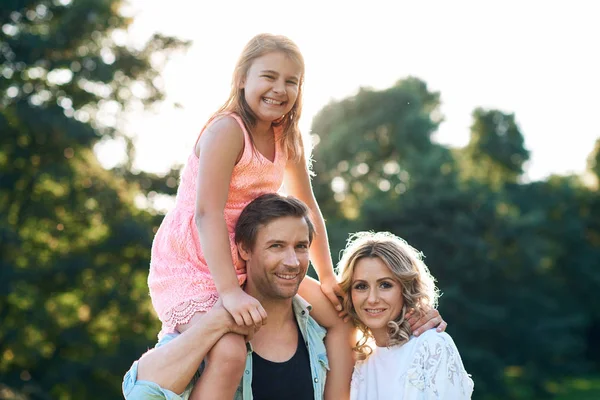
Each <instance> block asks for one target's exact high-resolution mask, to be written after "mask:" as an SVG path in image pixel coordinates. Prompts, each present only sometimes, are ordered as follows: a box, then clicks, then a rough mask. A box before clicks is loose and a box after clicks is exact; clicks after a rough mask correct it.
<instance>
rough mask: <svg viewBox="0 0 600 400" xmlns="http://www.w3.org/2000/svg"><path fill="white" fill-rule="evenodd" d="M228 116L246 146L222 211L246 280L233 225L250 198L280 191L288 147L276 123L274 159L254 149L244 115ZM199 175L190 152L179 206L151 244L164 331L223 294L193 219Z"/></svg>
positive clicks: (151, 280) (152, 280)
mask: <svg viewBox="0 0 600 400" xmlns="http://www.w3.org/2000/svg"><path fill="white" fill-rule="evenodd" d="M229 115H230V116H231V117H233V118H235V119H236V121H237V122H238V123H239V125H240V127H241V128H242V130H243V132H244V151H243V154H242V156H241V158H240V160H239V162H238V163H237V164H236V166H235V167H234V169H233V174H232V177H231V182H230V184H229V196H228V197H227V203H226V205H225V210H224V215H225V221H226V223H227V229H228V232H229V242H230V247H231V256H232V258H233V263H234V267H235V270H236V274H237V277H238V281H239V283H240V285H241V284H242V283H244V281H245V280H246V269H245V264H244V261H243V260H242V259H241V258H240V257H239V256H238V252H237V248H236V246H235V241H234V236H235V234H234V230H235V224H236V222H237V220H238V218H239V216H240V213H241V212H242V210H243V209H244V207H246V205H247V204H248V203H250V202H251V201H252V200H254V199H255V198H257V197H258V196H260V195H262V194H265V193H274V192H277V191H279V189H280V188H281V185H282V183H283V173H284V169H285V164H286V162H287V151H286V149H285V148H283V146H282V145H281V140H280V136H281V133H282V130H281V128H280V127H276V128H275V158H274V161H273V162H271V161H270V160H268V159H267V158H266V157H264V156H263V155H262V154H261V153H260V152H258V151H256V150H254V146H253V144H252V141H251V139H250V135H249V133H248V131H247V130H246V128H245V127H244V124H243V122H242V120H241V118H240V117H239V116H238V115H237V114H229ZM213 121H214V120H213ZM211 122H212V121H209V122H208V124H207V125H206V126H205V127H204V129H203V130H202V132H204V130H205V129H206V127H207V126H208V125H210V123H211ZM202 132H201V133H200V135H202ZM198 137H200V136H198ZM194 147H195V146H194ZM197 175H198V157H196V154H195V152H194V151H192V154H190V156H189V158H188V161H187V164H186V166H185V168H184V169H183V171H182V173H181V182H180V184H179V188H178V189H177V196H176V200H175V202H176V204H175V208H174V209H173V210H171V211H170V212H168V213H167V215H166V216H165V218H164V220H163V222H162V223H161V225H160V228H159V229H158V231H157V232H156V236H155V238H154V242H153V243H152V253H151V259H150V273H149V275H148V287H149V289H150V297H151V299H152V305H153V306H154V309H155V310H156V313H157V314H158V317H159V318H160V320H161V321H162V324H163V327H162V331H161V334H164V333H169V332H174V331H175V327H176V326H177V325H180V324H185V323H187V322H189V321H190V319H191V318H192V316H193V315H194V314H195V313H196V312H199V311H200V312H205V311H208V310H210V308H211V307H212V306H213V305H214V304H215V302H216V301H217V299H218V297H219V295H218V293H217V289H216V287H215V283H214V281H213V279H212V276H211V273H210V271H209V269H208V265H207V263H206V259H205V258H204V254H203V252H202V249H201V247H200V239H199V236H198V229H197V228H196V224H195V222H194V212H195V207H196V185H197V183H196V180H197ZM199 195H200V196H202V193H200V194H199Z"/></svg>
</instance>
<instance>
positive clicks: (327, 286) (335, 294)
mask: <svg viewBox="0 0 600 400" xmlns="http://www.w3.org/2000/svg"><path fill="white" fill-rule="evenodd" d="M321 291H322V292H323V294H324V295H325V297H327V298H328V299H329V301H330V302H331V304H333V307H334V308H335V309H336V311H338V312H339V314H338V316H339V317H340V318H344V317H345V316H346V315H348V312H347V311H346V310H344V309H343V307H342V303H341V302H340V299H343V298H344V293H343V292H342V289H341V288H340V285H339V284H338V281H337V280H336V279H335V276H331V277H329V278H325V279H323V280H321Z"/></svg>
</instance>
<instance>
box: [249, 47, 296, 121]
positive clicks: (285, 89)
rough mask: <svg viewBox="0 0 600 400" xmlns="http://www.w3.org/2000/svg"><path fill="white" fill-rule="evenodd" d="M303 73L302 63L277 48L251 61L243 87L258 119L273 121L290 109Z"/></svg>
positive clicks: (294, 100)
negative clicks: (298, 63) (296, 61)
mask: <svg viewBox="0 0 600 400" xmlns="http://www.w3.org/2000/svg"><path fill="white" fill-rule="evenodd" d="M301 74H302V69H301V67H300V66H299V65H297V64H296V63H295V62H294V61H293V60H291V59H290V58H289V57H288V56H287V55H286V54H285V53H282V52H278V51H276V52H271V53H267V54H265V55H264V56H262V57H258V58H257V59H255V60H254V61H253V62H252V65H251V66H250V68H249V69H248V73H247V74H246V78H245V79H244V81H243V82H242V83H241V87H242V88H243V89H244V98H245V100H246V102H247V103H248V105H249V106H250V108H251V109H252V111H253V112H254V114H255V115H256V118H257V119H258V121H261V122H263V123H267V122H268V123H272V122H273V121H276V120H277V119H279V118H281V117H282V116H283V115H285V114H287V113H288V112H290V110H291V109H292V107H293V106H294V103H296V99H297V98H298V88H299V84H300V79H301Z"/></svg>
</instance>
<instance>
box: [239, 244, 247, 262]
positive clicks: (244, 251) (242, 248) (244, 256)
mask: <svg viewBox="0 0 600 400" xmlns="http://www.w3.org/2000/svg"><path fill="white" fill-rule="evenodd" d="M237 248H238V253H240V257H242V260H244V261H248V260H250V251H249V250H248V249H246V246H245V245H244V244H243V243H238V244H237Z"/></svg>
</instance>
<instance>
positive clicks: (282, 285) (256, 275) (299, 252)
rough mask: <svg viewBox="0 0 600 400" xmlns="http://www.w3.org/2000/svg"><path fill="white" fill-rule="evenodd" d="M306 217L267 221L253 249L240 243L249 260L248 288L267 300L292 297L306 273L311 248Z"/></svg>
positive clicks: (249, 291)
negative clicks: (245, 247) (246, 247)
mask: <svg viewBox="0 0 600 400" xmlns="http://www.w3.org/2000/svg"><path fill="white" fill-rule="evenodd" d="M309 246H310V244H309V236H308V225H307V224H306V221H305V220H304V218H298V217H282V218H278V219H275V220H273V221H271V222H270V223H268V224H267V225H263V226H261V227H259V229H258V235H257V237H256V242H255V243H254V248H253V249H250V250H249V249H244V248H243V246H241V245H238V248H239V250H240V254H241V256H242V258H243V259H244V260H246V271H247V273H248V278H247V283H246V291H247V292H248V294H250V295H252V296H254V297H257V296H258V297H260V298H262V299H264V300H270V299H273V300H276V299H279V300H281V299H289V298H291V297H293V296H295V295H296V293H298V287H299V286H300V283H301V282H302V279H304V276H305V275H306V270H307V268H308V261H309V258H308V249H309Z"/></svg>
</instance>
